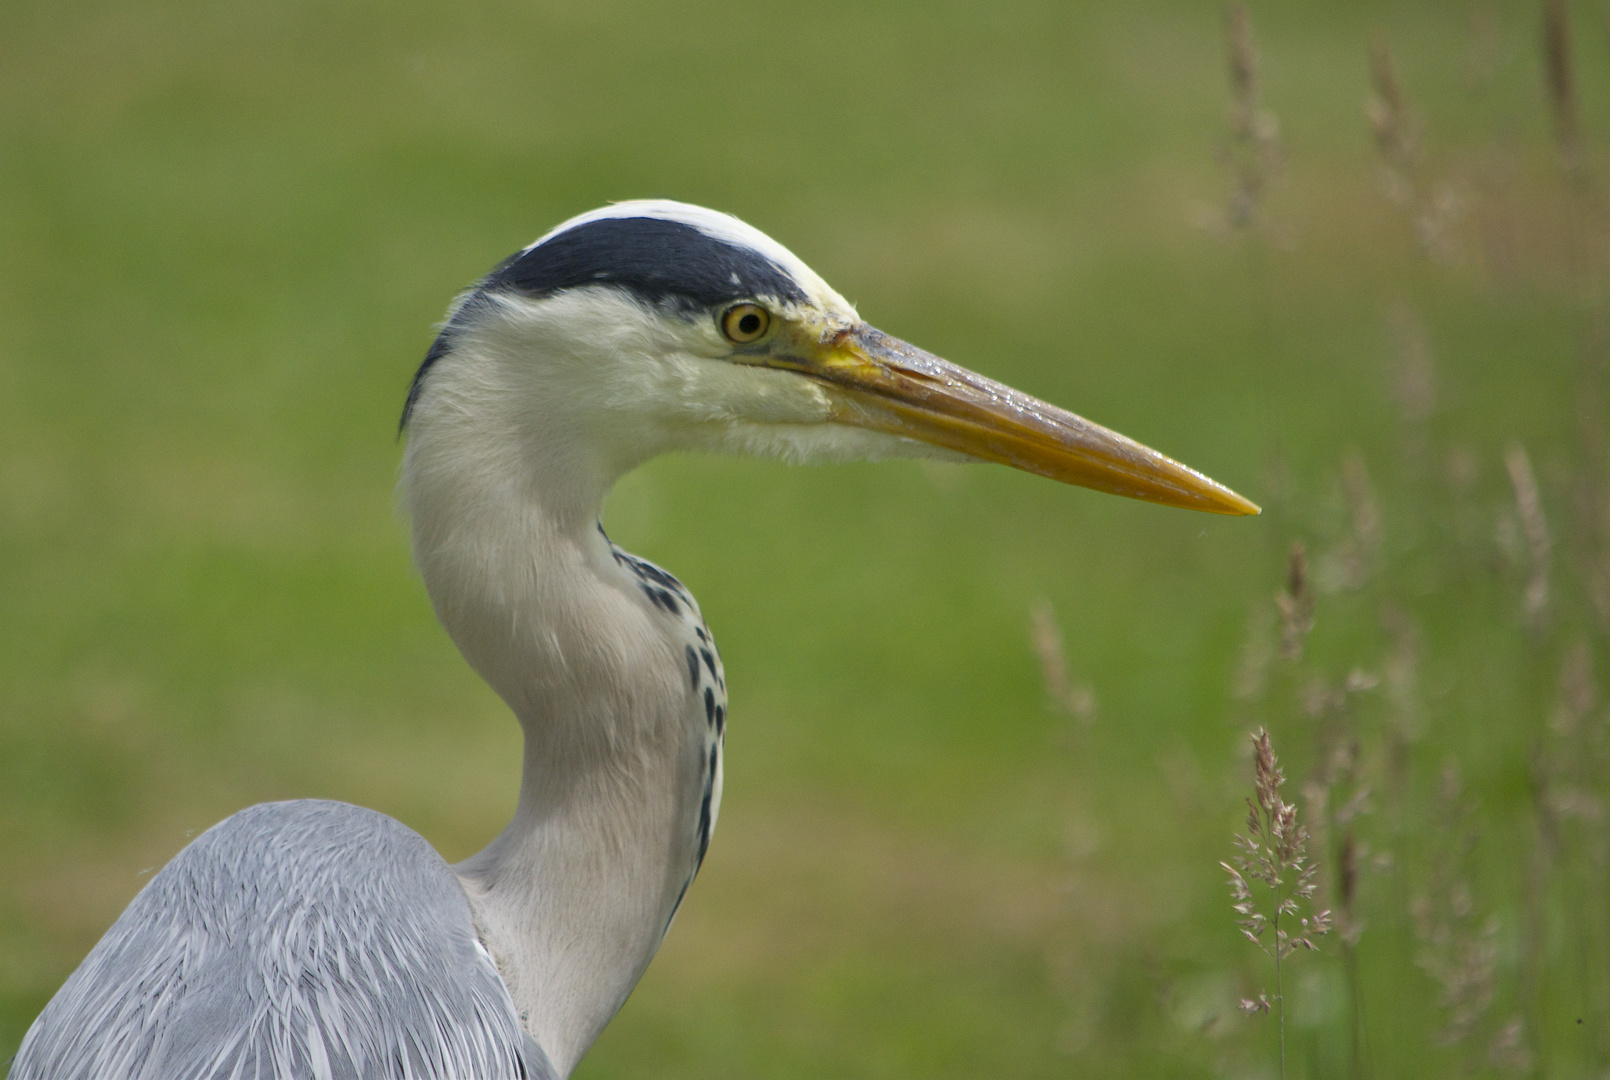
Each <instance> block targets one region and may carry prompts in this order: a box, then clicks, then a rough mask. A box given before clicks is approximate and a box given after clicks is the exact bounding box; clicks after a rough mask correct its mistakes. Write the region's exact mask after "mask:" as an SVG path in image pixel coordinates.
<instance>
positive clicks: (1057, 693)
mask: <svg viewBox="0 0 1610 1080" xmlns="http://www.w3.org/2000/svg"><path fill="white" fill-rule="evenodd" d="M1029 640H1030V641H1031V642H1032V643H1033V645H1034V655H1035V656H1036V657H1037V658H1038V659H1039V661H1040V677H1041V679H1042V681H1043V682H1044V684H1045V696H1046V700H1047V701H1049V702H1050V705H1051V708H1052V709H1054V710H1056V711H1057V712H1062V713H1066V714H1067V715H1069V716H1071V717H1073V718H1074V719H1075V720H1078V721H1079V722H1080V723H1082V724H1085V725H1089V724H1090V723H1092V722H1093V721H1094V720H1095V719H1096V694H1095V691H1094V690H1092V689H1091V688H1090V687H1089V685H1088V684H1086V683H1082V682H1076V681H1074V679H1073V677H1072V676H1071V675H1070V674H1069V673H1068V660H1067V650H1066V648H1065V647H1064V646H1063V643H1062V628H1061V627H1060V626H1059V625H1057V615H1056V611H1055V610H1053V609H1052V607H1051V601H1049V600H1037V601H1035V602H1034V605H1033V606H1032V607H1031V608H1030V609H1029Z"/></svg>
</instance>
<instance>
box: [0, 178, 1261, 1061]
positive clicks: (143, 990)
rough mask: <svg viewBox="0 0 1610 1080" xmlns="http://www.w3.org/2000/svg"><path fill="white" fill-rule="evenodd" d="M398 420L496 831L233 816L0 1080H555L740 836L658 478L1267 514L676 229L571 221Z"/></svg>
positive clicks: (490, 285) (669, 221) (708, 233)
mask: <svg viewBox="0 0 1610 1080" xmlns="http://www.w3.org/2000/svg"><path fill="white" fill-rule="evenodd" d="M402 423H403V428H404V430H405V431H406V435H407V441H406V445H405V450H404V457H403V467H402V490H403V496H404V500H405V503H406V507H407V510H408V512H409V516H410V519H411V523H412V536H413V555H414V560H415V563H416V565H417V566H418V568H419V572H420V574H421V576H422V578H423V579H424V582H425V586H426V589H427V591H428V592H429V595H430V599H431V602H432V604H433V606H434V608H435V611H436V614H437V617H438V618H439V619H440V621H441V622H442V624H443V625H444V626H445V627H446V629H447V631H448V633H449V634H450V635H451V637H452V639H453V641H454V642H455V644H456V645H457V646H458V648H459V650H460V651H461V652H462V653H463V655H464V657H465V659H466V660H467V661H468V662H469V663H470V665H471V666H472V667H473V668H474V669H475V670H476V671H477V672H478V673H479V674H480V675H481V676H482V677H483V678H484V679H485V680H486V681H487V682H488V683H489V684H490V685H491V686H492V688H493V689H494V690H495V691H496V692H497V693H498V695H499V696H500V697H501V698H502V699H503V701H504V702H506V703H507V704H508V706H509V708H510V709H511V710H512V711H513V713H514V715H515V717H516V718H517V719H518V720H519V722H520V724H521V726H522V728H523V729H524V735H525V742H524V754H523V761H522V782H521V788H520V796H519V802H518V806H517V808H516V809H515V812H514V816H513V818H512V820H511V821H510V822H509V825H508V827H507V828H505V829H504V830H503V832H502V833H501V834H500V835H498V836H497V837H496V838H495V839H494V840H493V841H492V842H491V843H490V844H489V845H488V846H487V847H486V848H485V849H484V850H483V851H481V852H480V853H479V854H477V855H475V856H473V857H471V858H470V859H468V860H466V861H464V862H462V863H459V864H457V865H454V866H450V865H448V863H447V862H445V861H444V860H443V859H442V858H441V857H440V856H439V855H437V854H436V852H435V851H434V850H432V849H431V847H430V846H429V845H428V844H427V843H426V841H425V840H424V839H423V838H421V837H420V836H419V835H418V834H417V833H415V832H413V831H412V830H410V829H409V828H408V827H406V826H405V825H403V824H401V823H400V822H397V821H395V820H392V819H391V818H388V817H386V816H384V815H382V814H379V813H376V812H374V811H370V810H365V809H361V808H359V807H355V806H350V805H347V804H343V803H337V802H327V801H319V800H299V801H293V802H283V803H272V804H265V805H259V806H254V807H250V808H248V809H246V810H243V811H241V812H239V813H237V814H235V815H234V816H232V817H230V818H228V819H227V820H225V821H223V822H222V823H220V824H218V825H216V826H214V827H213V828H212V829H210V830H208V831H207V832H206V833H204V834H203V835H202V836H200V837H198V838H197V839H196V840H195V841H194V842H193V843H191V844H190V845H189V846H188V847H186V848H185V849H184V850H183V851H181V852H180V853H179V854H178V855H176V856H175V857H174V858H173V860H172V861H171V862H169V863H168V864H167V866H166V867H164V868H163V869H162V870H161V871H160V872H159V873H157V874H156V875H155V876H154V877H153V878H152V880H151V881H150V882H149V883H148V884H147V885H146V886H145V888H144V889H143V890H141V892H140V893H139V895H137V896H136V897H135V898H134V900H133V901H132V902H131V903H130V905H129V907H128V908H127V910H126V911H125V912H124V913H123V915H122V916H121V917H120V918H119V919H118V920H117V922H116V923H115V924H114V925H113V926H112V928H111V929H110V930H109V931H107V933H106V936H105V937H103V938H102V939H101V941H100V942H99V944H97V945H96V946H95V947H94V949H93V950H92V951H91V952H90V953H89V955H88V956H87V957H86V958H85V960H84V961H83V963H82V964H81V965H80V966H79V967H78V969H77V970H75V971H74V972H73V974H72V975H71V976H70V977H69V978H68V980H67V981H66V983H65V984H64V985H63V986H62V988H61V990H60V991H59V992H58V993H57V994H56V995H55V997H53V998H52V999H51V1001H50V1002H49V1004H48V1005H47V1006H46V1007H45V1009H44V1011H43V1012H42V1013H41V1014H40V1016H39V1017H38V1019H37V1020H36V1021H35V1022H34V1024H33V1026H32V1027H31V1028H30V1029H29V1031H28V1033H27V1035H26V1037H25V1038H24V1040H23V1043H22V1046H21V1049H20V1050H19V1052H18V1055H17V1058H16V1060H15V1063H14V1065H13V1067H12V1070H11V1077H12V1078H13V1080H47V1078H48V1080H69V1078H84V1080H114V1078H129V1080H133V1078H153V1080H154V1078H163V1080H180V1078H214V1077H218V1078H223V1077H230V1078H234V1077H240V1078H265V1077H320V1078H324V1077H330V1078H337V1077H339V1078H346V1077H352V1078H369V1077H388V1078H389V1077H431V1078H447V1077H462V1078H473V1080H492V1078H498V1077H526V1078H531V1080H535V1078H539V1077H544V1078H546V1077H555V1078H557V1077H565V1076H568V1075H569V1074H570V1073H571V1071H572V1070H573V1069H574V1068H575V1066H576V1063H577V1061H578V1060H579V1059H580V1058H581V1056H582V1054H583V1053H584V1052H585V1051H586V1050H587V1048H588V1046H589V1045H591V1043H592V1042H593V1040H594V1039H595V1038H596V1037H597V1035H598V1033H599V1032H600V1031H601V1030H602V1029H603V1027H604V1025H605V1024H607V1023H608V1022H609V1020H610V1019H611V1017H613V1016H614V1014H615V1013H616V1011H617V1010H618V1009H619V1008H620V1007H621V1005H622V1003H623V1002H624V1001H625V999H626V996H627V994H628V993H630V992H631V990H632V987H633V986H634V985H635V984H636V983H637V980H638V978H639V977H640V976H641V975H642V973H643V971H644V969H645V968H646V966H647V965H648V963H649V961H650V960H651V959H652V957H653V956H654V954H655V952H656V950H657V949H658V948H659V945H660V942H661V940H662V938H663V937H664V935H665V933H666V930H667V929H668V927H669V925H670V922H671V919H672V917H673V916H674V915H675V913H676V910H677V907H678V905H679V904H680V903H681V902H682V900H683V897H684V896H685V894H686V892H687V889H688V886H689V884H690V883H691V882H692V880H693V877H694V875H695V874H696V873H697V872H698V869H699V865H700V862H701V860H702V859H703V857H704V854H705V849H706V847H707V846H708V844H709V842H710V834H711V830H712V829H714V827H715V824H716V816H717V813H718V811H719V808H720V804H721V776H722V772H721V770H722V762H721V754H722V745H723V740H724V737H725V732H726V706H727V699H726V681H725V677H724V675H723V673H722V667H721V661H720V659H719V656H718V654H717V652H716V647H715V643H714V641H713V640H712V639H711V636H710V633H709V630H708V629H707V628H706V626H705V624H704V621H703V619H702V618H701V616H700V614H699V607H698V605H697V604H696V603H695V602H694V599H693V597H692V596H691V595H689V593H688V591H687V590H686V589H685V588H684V587H683V586H682V585H681V583H680V582H678V581H677V579H676V578H675V577H673V576H671V575H670V574H669V573H667V572H665V571H664V570H661V569H660V568H658V567H656V566H654V565H652V564H651V563H648V562H646V561H644V560H642V559H639V558H637V557H635V556H632V555H629V554H627V553H626V552H624V551H622V550H621V549H620V548H618V547H616V546H615V545H614V544H613V543H611V542H610V540H609V538H608V536H607V535H605V533H604V530H603V526H602V525H601V523H600V514H601V510H602V506H603V502H604V499H605V496H606V495H607V494H608V492H609V490H610V488H611V486H612V485H613V484H614V482H615V481H616V480H617V479H618V478H619V477H621V476H622V475H623V474H624V473H626V472H627V471H629V470H630V469H632V468H634V467H635V466H637V465H639V464H641V463H643V462H644V461H646V460H648V459H650V458H652V457H654V456H656V455H658V454H662V453H665V452H667V451H680V450H698V451H713V452H724V453H740V454H751V455H764V456H770V457H778V458H783V459H787V460H791V461H801V462H804V461H833V460H847V459H855V458H878V457H891V456H937V457H943V458H947V459H953V460H954V459H958V458H960V459H974V460H977V459H982V460H985V461H992V462H999V463H1004V464H1007V465H1011V466H1014V467H1016V468H1019V469H1025V470H1028V471H1030V472H1034V473H1038V474H1040V475H1043V476H1047V477H1050V478H1052V479H1056V480H1061V481H1065V482H1068V483H1074V484H1081V485H1084V486H1087V487H1092V488H1097V489H1100V490H1103V491H1109V492H1114V493H1117V494H1121V495H1127V496H1131V497H1135V498H1140V499H1146V500H1150V501H1153V502H1158V503H1165V504H1168V505H1173V506H1179V507H1186V508H1192V509H1197V510H1207V511H1212V512H1216V513H1224V514H1249V513H1256V512H1257V508H1256V507H1255V506H1253V505H1252V504H1251V503H1250V502H1248V501H1247V500H1245V499H1243V498H1242V497H1241V496H1239V495H1236V494H1235V493H1234V492H1232V491H1230V490H1229V489H1227V488H1225V487H1222V486H1221V485H1219V484H1217V483H1215V482H1214V481H1212V480H1209V479H1208V478H1206V477H1205V476H1202V475H1201V474H1199V473H1197V472H1194V471H1192V470H1191V469H1188V468H1186V467H1185V466H1183V465H1180V464H1178V463H1177V462H1175V461H1173V460H1171V459H1169V458H1167V457H1165V456H1163V455H1162V454H1159V453H1157V452H1156V451H1153V450H1150V449H1148V448H1146V447H1144V446H1141V445H1140V444H1138V443H1135V442H1133V441H1131V440H1129V439H1126V438H1124V437H1123V436H1121V435H1118V434H1116V433H1114V432H1112V431H1109V430H1107V429H1106V428H1103V427H1100V426H1098V425H1096V424H1093V423H1090V422H1088V421H1086V420H1084V419H1081V418H1080V417H1078V416H1075V415H1073V414H1071V413H1068V412H1064V411H1063V410H1061V409H1058V408H1056V407H1054V406H1051V405H1048V404H1046V403H1044V402H1042V401H1039V400H1036V399H1034V398H1032V397H1029V396H1028V395H1025V394H1022V393H1019V392H1017V391H1015V390H1013V389H1011V388H1009V387H1006V386H1004V385H1002V384H1000V383H997V382H994V381H992V380H989V379H987V378H984V377H982V376H979V375H976V374H973V373H972V372H969V371H967V370H964V369H962V368H960V367H957V366H955V365H953V364H950V363H947V362H946V361H944V360H941V359H939V358H938V357H936V356H933V355H931V354H929V353H926V352H923V351H922V350H920V349H917V348H915V347H913V346H911V345H908V344H905V343H904V342H901V341H899V340H896V339H895V338H892V337H889V336H888V335H886V334H884V333H882V332H880V331H878V330H876V329H873V328H872V327H870V326H868V325H867V324H866V323H864V322H863V321H862V320H861V319H860V317H859V316H858V315H857V314H856V312H855V309H854V308H853V307H852V306H851V305H850V304H849V303H848V302H846V301H845V300H844V298H843V297H841V296H840V295H839V294H838V293H836V292H834V291H833V289H831V288H830V287H829V286H828V285H827V284H826V283H825V282H824V281H823V280H822V279H821V278H819V277H818V276H817V275H816V274H815V273H813V272H812V271H811V270H810V268H809V267H807V266H806V265H805V264H804V263H803V262H801V261H800V260H799V259H798V258H796V257H795V256H794V255H793V254H792V253H790V252H789V251H788V250H787V249H785V248H784V247H782V246H781V245H779V244H778V243H776V242H775V241H773V240H772V239H770V238H769V237H767V236H765V235H764V234H762V233H760V232H759V231H757V230H756V229H754V228H752V227H750V226H748V225H746V224H744V223H742V222H740V221H738V220H736V219H734V218H732V217H729V216H727V215H724V214H720V213H716V212H714V211H710V210H705V209H701V208H698V207H694V206H689V205H686V204H682V203H676V202H668V201H638V202H627V203H620V204H616V205H613V206H609V207H605V208H604V209H601V210H596V211H594V212H592V213H588V214H583V215H581V216H580V217H576V218H573V219H572V220H570V221H567V222H565V223H564V224H562V225H560V226H558V227H557V228H555V229H554V230H553V231H551V232H549V233H548V234H546V235H545V236H543V237H541V238H540V239H538V240H537V241H536V242H535V243H533V244H531V245H530V246H529V247H526V248H524V249H522V250H521V251H519V252H517V253H515V254H514V255H513V256H511V257H510V258H509V259H507V260H505V261H504V262H503V263H501V264H500V265H498V266H497V267H496V268H495V269H494V270H492V272H491V273H490V274H488V275H487V276H486V277H485V278H483V279H482V280H480V281H479V282H477V283H476V284H474V285H473V286H472V287H470V288H469V289H467V290H466V291H465V292H463V293H462V294H461V295H460V296H459V297H458V298H457V300H456V301H455V302H454V304H453V305H452V307H451V308H450V309H449V312H448V316H447V319H446V321H445V323H444V324H443V325H442V328H441V331H440V334H439V336H438V337H437V339H436V342H435V344H434V345H433V346H432V347H431V349H430V351H429V353H428V354H427V355H426V357H425V360H424V363H423V364H422V365H421V366H420V368H419V371H418V373H417V375H416V376H415V378H414V381H413V385H412V387H411V388H410V390H409V393H408V398H407V403H406V405H405V407H404V412H403V421H402Z"/></svg>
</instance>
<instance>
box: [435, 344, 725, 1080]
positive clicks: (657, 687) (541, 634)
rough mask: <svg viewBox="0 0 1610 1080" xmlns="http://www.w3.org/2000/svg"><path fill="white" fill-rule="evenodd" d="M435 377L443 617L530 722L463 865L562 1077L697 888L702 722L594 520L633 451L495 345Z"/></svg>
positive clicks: (509, 978)
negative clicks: (508, 778)
mask: <svg viewBox="0 0 1610 1080" xmlns="http://www.w3.org/2000/svg"><path fill="white" fill-rule="evenodd" d="M463 359H464V358H463V357H458V358H455V363H454V364H453V365H452V366H451V368H448V367H446V366H445V365H444V370H442V371H439V372H436V373H433V375H432V378H433V380H434V383H433V385H432V388H431V393H430V394H428V395H427V396H426V398H425V399H424V400H423V401H421V403H420V405H419V407H418V409H417V410H416V412H415V415H414V417H413V419H412V421H411V423H410V437H409V445H408V449H407V455H406V459H405V465H404V486H405V491H406V496H407V500H408V503H409V508H410V511H411V513H412V516H413V525H414V554H415V559H416V561H417V562H418V565H419V567H420V571H421V573H422V575H423V577H424V579H425V584H426V587H427V588H428V590H429V592H430V595H431V599H432V602H433V603H434V605H435V607H436V613H437V615H438V617H439V618H440V619H441V621H442V623H443V625H444V626H445V627H446V628H447V630H448V633H449V634H451V635H452V637H453V640H454V642H455V643H456V644H457V645H458V647H459V649H460V650H461V651H462V652H463V654H464V656H465V658H466V659H467V660H468V661H469V663H470V664H471V666H472V667H474V668H475V670H476V671H477V672H479V673H480V674H481V676H482V677H483V678H485V679H486V680H487V682H488V683H489V684H491V686H492V688H493V689H494V690H495V691H497V693H498V694H499V695H500V696H501V697H502V698H503V700H504V701H505V702H507V703H508V705H509V706H510V708H511V709H513V710H514V713H515V715H516V717H517V718H518V719H519V721H520V724H521V726H522V728H523V729H524V731H525V752H524V761H523V775H522V780H521V787H520V802H519V807H518V809H517V810H516V812H515V815H514V818H513V820H512V821H510V823H509V825H508V827H507V828H506V829H504V831H503V833H502V834H501V835H499V836H498V837H497V839H496V840H494V841H493V842H492V843H491V844H490V845H489V846H488V847H487V848H486V849H485V850H484V851H482V852H480V853H479V854H478V855H475V856H474V857H472V858H470V859H468V860H466V861H465V862H464V863H462V864H460V865H459V866H458V867H457V870H458V873H459V875H460V878H461V879H462V881H463V882H464V886H465V890H466V892H467V893H468V895H469V897H470V903H471V908H472V911H473V914H474V917H475V919H476V923H477V929H478V930H479V932H480V934H481V937H482V940H483V941H484V942H485V943H486V945H487V947H488V949H489V950H490V952H491V953H492V956H493V959H494V960H495V961H496V963H497V965H498V969H499V971H500V972H501V973H502V975H503V978H504V981H505V982H506V983H507V985H508V987H509V990H510V992H511V993H512V994H513V997H514V1001H515V1004H516V1006H517V1007H518V1008H519V1010H520V1013H521V1017H522V1020H523V1022H524V1024H525V1027H526V1030H527V1031H529V1032H530V1033H531V1035H532V1036H533V1037H534V1038H535V1039H536V1040H537V1041H538V1042H539V1043H540V1044H541V1045H542V1047H543V1049H544V1050H545V1051H546V1052H547V1054H548V1056H549V1058H550V1059H551V1060H552V1062H553V1064H554V1067H555V1068H556V1069H557V1070H558V1072H559V1074H560V1075H561V1076H563V1075H567V1074H568V1073H569V1072H570V1070H571V1069H572V1068H573V1067H574V1066H575V1063H576V1061H577V1060H578V1059H579V1058H580V1057H581V1055H582V1053H583V1052H585V1050H586V1049H587V1047H588V1046H589V1045H591V1043H592V1041H593V1039H594V1038H595V1037H596V1036H597V1035H598V1032H599V1031H600V1030H602V1028H603V1026H604V1025H605V1024H606V1023H607V1022H608V1021H609V1019H610V1018H611V1017H612V1016H613V1015H614V1014H615V1012H616V1010H617V1009H619V1008H620V1006H621V1004H622V1003H623V1002H624V1001H625V998H626V995H627V994H628V993H629V992H630V991H631V989H632V987H633V986H634V985H635V984H636V982H637V980H638V978H639V976H641V974H642V972H643V970H644V968H645V967H646V966H647V965H648V962H649V960H650V959H651V958H652V957H653V955H654V953H655V951H656V950H657V949H658V948H659V944H660V940H661V937H662V935H663V933H664V931H665V927H666V924H667V922H668V921H669V919H670V917H671V914H672V912H673V911H674V909H675V906H676V903H677V901H678V899H679V898H680V895H681V892H682V890H683V888H684V887H685V885H686V883H687V878H688V874H689V872H690V870H691V868H692V865H693V861H694V855H693V853H692V846H693V843H694V828H693V822H694V821H696V819H697V816H698V805H699V799H700V795H701V784H702V780H701V758H702V752H703V750H702V748H703V741H702V740H703V733H702V731H701V730H699V729H697V728H695V727H693V726H691V725H690V723H689V719H690V716H689V713H688V709H687V704H688V690H687V666H686V661H685V659H684V656H683V653H682V648H683V647H682V644H681V643H680V642H678V641H675V640H673V639H672V636H671V635H670V634H669V633H668V631H667V628H666V626H665V624H664V622H663V621H662V620H658V619H656V617H655V614H654V612H653V610H652V608H651V607H649V606H648V605H647V604H646V602H645V601H644V599H643V596H642V594H641V591H640V590H639V588H638V587H637V583H636V580H635V579H634V578H633V577H632V576H631V575H630V574H629V573H627V572H626V571H624V570H623V569H622V568H621V567H620V566H618V565H617V564H616V561H615V559H614V558H613V556H612V554H611V551H610V546H609V543H608V541H607V540H605V539H604V537H603V535H602V534H601V532H600V531H599V529H598V527H597V520H598V514H599V512H600V510H601V507H602V503H603V499H604V496H605V494H606V493H607V491H608V489H609V486H610V485H611V484H612V483H613V481H614V479H615V478H616V476H617V475H619V473H620V472H621V471H624V468H625V467H627V466H629V465H630V464H633V463H635V462H622V461H620V460H616V461H609V460H607V458H606V456H605V455H603V454H601V453H594V452H591V451H589V450H588V448H587V444H586V443H585V442H584V441H582V440H580V439H578V438H577V437H576V436H577V434H578V433H576V432H574V431H569V432H567V431H566V430H565V429H564V426H563V418H562V417H557V416H543V415H533V410H534V409H535V410H536V412H537V413H539V414H540V413H541V411H542V410H541V407H540V404H538V405H534V404H533V398H532V396H531V395H529V394H522V393H519V392H518V390H519V389H520V388H519V387H518V386H516V385H511V384H512V383H517V382H518V381H519V380H521V379H523V378H528V377H529V376H528V375H527V374H526V373H525V372H524V370H523V369H524V368H528V367H529V366H530V364H531V360H530V357H529V356H526V357H524V358H522V359H520V361H519V364H520V366H519V367H515V366H512V361H511V362H505V361H504V360H503V359H500V358H499V357H498V356H497V355H496V350H491V351H489V352H487V353H486V354H485V355H482V356H479V357H477V358H476V362H475V363H463V362H458V361H462V360H463Z"/></svg>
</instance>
